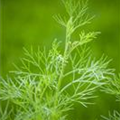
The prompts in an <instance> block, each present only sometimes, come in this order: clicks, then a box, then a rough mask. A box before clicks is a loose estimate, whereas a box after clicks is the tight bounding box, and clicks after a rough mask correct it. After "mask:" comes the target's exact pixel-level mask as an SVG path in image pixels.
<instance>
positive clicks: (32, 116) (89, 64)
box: [0, 0, 114, 120]
mask: <svg viewBox="0 0 120 120" xmlns="http://www.w3.org/2000/svg"><path fill="white" fill-rule="evenodd" d="M62 2H63V4H64V6H65V8H66V11H67V13H68V18H67V17H65V18H64V17H61V16H60V15H58V16H55V17H54V18H55V20H56V21H57V22H58V23H59V24H61V25H62V26H64V27H65V29H66V36H65V47H64V51H63V52H61V51H60V50H59V46H60V42H59V41H58V40H55V41H54V42H53V44H52V48H51V50H49V51H47V50H46V49H44V50H42V51H41V50H40V48H39V47H38V51H37V52H35V51H33V49H32V48H31V50H30V52H29V51H28V50H26V49H24V51H25V52H24V53H25V58H22V59H21V62H22V65H21V66H19V67H18V66H16V69H17V70H16V71H13V72H12V73H13V75H14V78H10V77H7V79H6V80H4V79H3V78H1V81H0V101H2V102H6V101H8V102H9V103H10V105H11V107H12V111H11V112H8V110H7V108H8V107H6V109H5V112H4V114H2V112H1V119H4V120H5V119H6V120H9V119H12V120H67V115H68V112H67V111H69V110H72V109H73V105H74V104H75V103H76V102H78V103H80V104H81V105H83V106H85V107H87V106H88V104H92V102H90V99H92V98H95V97H96V95H95V94H94V92H95V91H96V90H97V88H99V87H101V86H102V85H104V84H106V82H107V80H109V79H110V76H111V75H113V71H114V70H113V69H110V68H108V64H109V62H110V61H108V60H107V57H105V56H104V55H103V56H102V57H101V58H100V59H99V60H96V59H95V58H93V56H92V55H91V52H90V49H89V47H88V46H87V45H86V44H87V43H88V42H90V41H92V40H93V39H95V38H96V37H97V35H98V34H100V32H88V33H86V32H85V31H81V32H80V34H79V39H78V40H73V37H72V35H73V33H75V31H76V30H77V28H79V27H81V26H84V25H86V24H89V23H90V21H91V20H92V18H93V17H89V16H88V15H87V13H86V12H87V9H88V7H87V1H86V2H83V1H82V2H75V1H74V0H62ZM0 107H1V108H2V107H3V106H0ZM4 116H5V118H4Z"/></svg>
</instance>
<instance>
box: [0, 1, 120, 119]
mask: <svg viewBox="0 0 120 120" xmlns="http://www.w3.org/2000/svg"><path fill="white" fill-rule="evenodd" d="M119 5H120V0H89V11H88V13H89V14H92V15H94V14H95V15H96V18H95V19H94V20H93V21H92V23H91V24H90V25H87V26H84V27H83V28H82V29H85V30H87V31H101V35H99V37H98V38H97V40H95V41H93V42H92V43H91V44H90V45H91V48H92V52H93V54H94V55H95V56H96V57H100V56H101V55H102V54H105V55H107V56H108V57H109V58H112V59H113V61H112V62H111V64H110V67H113V68H115V69H116V73H118V72H119V71H120V64H119V63H120V62H119V61H120V55H119V51H120V48H119V45H120V36H119V28H120V21H119V20H120V19H119V7H120V6H119ZM58 13H61V14H65V9H64V7H63V6H62V3H61V1H60V0H1V26H0V27H1V36H0V37H1V41H0V72H1V75H2V76H5V75H6V74H8V72H9V71H11V70H14V67H13V65H12V63H15V64H17V65H19V64H20V60H19V58H21V57H22V56H23V47H26V48H30V47H31V46H33V48H34V49H36V48H37V47H38V46H40V47H41V48H43V46H46V47H47V48H50V46H51V43H52V41H53V40H54V39H55V38H58V40H61V41H63V42H64V37H65V34H64V32H65V30H64V28H62V27H61V26H59V25H58V24H57V23H56V22H55V21H54V19H53V16H54V15H55V14H58ZM80 31H81V29H79V30H78V31H77V33H79V32H80ZM76 35H77V34H76ZM99 96H100V97H99V98H96V105H93V106H89V108H84V107H82V106H81V105H75V108H76V109H75V110H74V111H72V112H70V117H71V118H73V117H74V120H77V117H78V118H79V119H83V120H93V119H95V118H97V117H98V116H100V115H101V114H104V115H105V114H107V113H108V111H109V110H113V109H120V105H119V104H118V103H116V102H115V100H114V97H112V96H106V95H104V94H103V93H101V92H99ZM105 96H106V97H105Z"/></svg>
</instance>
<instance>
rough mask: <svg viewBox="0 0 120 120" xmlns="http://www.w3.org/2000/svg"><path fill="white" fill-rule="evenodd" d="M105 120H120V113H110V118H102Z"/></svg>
mask: <svg viewBox="0 0 120 120" xmlns="http://www.w3.org/2000/svg"><path fill="white" fill-rule="evenodd" d="M102 117H103V119H104V120H120V113H118V112H117V111H114V112H113V114H111V113H109V117H108V118H107V117H104V116H102Z"/></svg>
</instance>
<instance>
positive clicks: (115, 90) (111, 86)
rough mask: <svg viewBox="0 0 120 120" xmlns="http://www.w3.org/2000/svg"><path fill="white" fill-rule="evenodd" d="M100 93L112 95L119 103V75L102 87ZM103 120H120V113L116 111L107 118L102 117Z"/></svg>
mask: <svg viewBox="0 0 120 120" xmlns="http://www.w3.org/2000/svg"><path fill="white" fill-rule="evenodd" d="M102 91H103V92H105V93H107V94H111V95H114V96H115V97H116V101H117V102H120V75H118V76H116V75H114V76H113V78H111V79H110V80H109V81H108V83H107V84H105V85H104V86H102ZM103 118H104V119H105V120H120V113H119V112H118V111H114V112H113V115H111V114H110V113H109V117H108V118H107V117H104V116H103Z"/></svg>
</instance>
